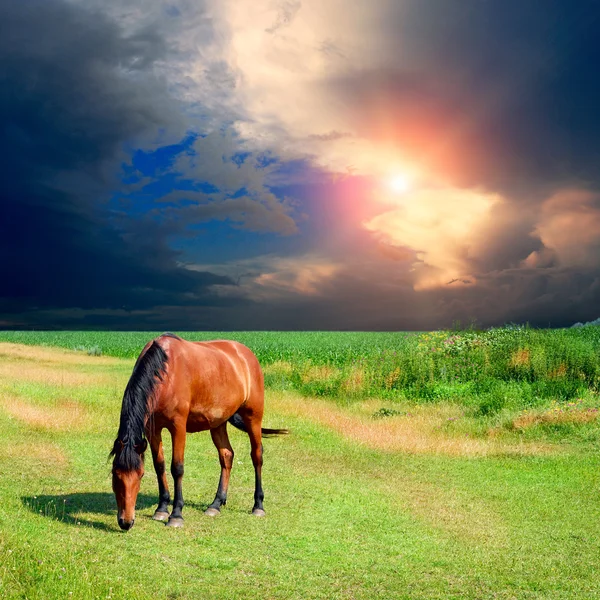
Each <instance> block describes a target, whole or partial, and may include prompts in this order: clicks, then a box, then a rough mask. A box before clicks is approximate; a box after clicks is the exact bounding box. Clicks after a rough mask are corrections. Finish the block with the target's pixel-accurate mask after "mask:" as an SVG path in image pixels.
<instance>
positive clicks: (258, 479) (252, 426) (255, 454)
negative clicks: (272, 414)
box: [242, 415, 265, 517]
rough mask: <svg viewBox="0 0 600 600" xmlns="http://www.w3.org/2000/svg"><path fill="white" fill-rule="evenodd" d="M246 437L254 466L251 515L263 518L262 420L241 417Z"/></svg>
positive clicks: (248, 416)
mask: <svg viewBox="0 0 600 600" xmlns="http://www.w3.org/2000/svg"><path fill="white" fill-rule="evenodd" d="M242 418H243V419H244V423H245V425H246V429H247V430H248V437H249V438H250V457H251V458H252V464H253V465H254V507H253V508H252V514H253V515H254V516H255V517H264V516H265V509H264V508H263V500H264V499H265V494H264V492H263V489H262V464H263V445H262V430H261V421H262V418H257V417H256V415H242Z"/></svg>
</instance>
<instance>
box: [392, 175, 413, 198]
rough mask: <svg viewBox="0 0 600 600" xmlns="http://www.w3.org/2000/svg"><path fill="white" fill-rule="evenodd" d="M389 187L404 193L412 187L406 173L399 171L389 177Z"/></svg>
mask: <svg viewBox="0 0 600 600" xmlns="http://www.w3.org/2000/svg"><path fill="white" fill-rule="evenodd" d="M388 187H389V188H390V189H391V190H392V191H393V192H395V193H396V194H403V193H405V192H408V190H409V189H410V180H409V179H408V177H407V176H406V175H403V174H401V173H398V174H396V175H392V177H390V178H389V179H388Z"/></svg>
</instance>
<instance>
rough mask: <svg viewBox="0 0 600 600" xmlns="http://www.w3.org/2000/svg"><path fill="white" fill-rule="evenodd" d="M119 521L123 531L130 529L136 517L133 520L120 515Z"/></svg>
mask: <svg viewBox="0 0 600 600" xmlns="http://www.w3.org/2000/svg"><path fill="white" fill-rule="evenodd" d="M117 521H118V523H119V527H120V528H121V529H122V530H123V531H129V530H130V529H131V528H132V527H133V524H134V523H135V519H133V520H132V521H124V520H123V519H121V518H120V517H119V518H118V519H117Z"/></svg>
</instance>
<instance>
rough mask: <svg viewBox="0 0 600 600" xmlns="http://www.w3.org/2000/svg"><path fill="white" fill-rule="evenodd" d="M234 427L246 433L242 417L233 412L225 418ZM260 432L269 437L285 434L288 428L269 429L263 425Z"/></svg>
mask: <svg viewBox="0 0 600 600" xmlns="http://www.w3.org/2000/svg"><path fill="white" fill-rule="evenodd" d="M227 420H228V421H229V422H230V423H231V424H232V425H233V426H234V427H236V428H237V429H240V430H241V431H244V432H245V433H248V429H247V428H246V424H245V423H244V419H242V417H241V416H240V413H235V414H233V415H232V416H231V417H229V419H227ZM260 431H261V433H262V434H263V436H264V437H270V436H272V435H287V434H288V433H289V432H290V431H289V429H269V428H267V427H263V428H262V429H261V430H260Z"/></svg>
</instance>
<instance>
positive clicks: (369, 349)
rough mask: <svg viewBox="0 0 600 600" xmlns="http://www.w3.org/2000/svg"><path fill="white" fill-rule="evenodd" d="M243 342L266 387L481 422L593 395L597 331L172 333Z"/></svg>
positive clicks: (74, 345) (117, 350)
mask: <svg viewBox="0 0 600 600" xmlns="http://www.w3.org/2000/svg"><path fill="white" fill-rule="evenodd" d="M179 333H180V335H182V337H184V338H186V339H190V340H207V339H214V338H228V339H236V340H239V341H241V342H243V343H245V344H246V345H248V346H249V347H250V348H251V349H252V350H253V351H254V352H255V353H256V355H257V356H258V359H259V361H260V362H261V364H262V365H263V367H264V370H265V382H266V384H267V386H268V387H269V388H271V389H279V390H295V391H298V392H300V393H301V394H303V395H306V396H321V397H330V398H336V399H344V400H346V401H351V400H361V399H364V398H367V397H376V398H386V399H390V400H407V399H408V400H414V401H418V402H434V403H435V402H447V401H450V402H455V403H460V404H462V405H463V406H465V407H466V408H468V409H469V410H471V411H473V412H474V414H479V415H481V416H487V415H494V414H499V413H502V412H503V411H504V410H506V409H510V410H512V411H519V410H525V409H531V408H535V407H540V406H542V407H543V406H546V405H548V404H549V403H550V402H551V401H553V400H556V401H559V402H564V403H567V402H569V401H572V400H574V399H577V398H581V397H584V396H586V395H588V396H589V394H592V395H597V394H598V393H599V392H600V326H585V327H578V328H572V329H553V330H541V329H532V328H528V327H520V326H508V327H503V328H497V329H491V330H488V331H477V330H463V331H435V332H428V333H402V332H397V333H364V332H362V333H361V332H359V333H356V332H355V333H344V332H341V333H340V332H338V333H332V332H229V333H226V332H200V333H199V332H179ZM157 335H159V333H158V332H81V331H79V332H74V331H63V332H39V331H28V332H22V331H13V332H0V341H13V342H19V343H25V344H41V345H56V346H62V347H65V348H70V349H77V350H79V351H81V352H82V353H87V354H90V355H100V354H104V355H110V356H118V357H126V358H135V357H137V355H138V354H139V352H140V350H141V349H142V347H143V346H144V344H145V343H146V342H147V341H148V340H150V339H152V338H153V337H155V336H157Z"/></svg>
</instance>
